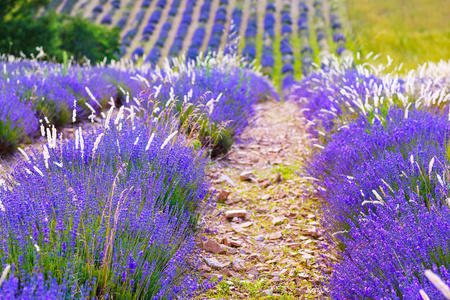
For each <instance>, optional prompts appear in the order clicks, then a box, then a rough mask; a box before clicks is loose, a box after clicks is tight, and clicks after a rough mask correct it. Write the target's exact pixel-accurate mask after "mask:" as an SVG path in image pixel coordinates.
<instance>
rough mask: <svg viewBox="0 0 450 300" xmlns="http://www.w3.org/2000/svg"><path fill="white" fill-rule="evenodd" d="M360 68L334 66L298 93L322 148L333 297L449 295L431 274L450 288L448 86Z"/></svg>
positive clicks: (318, 174) (318, 167)
mask: <svg viewBox="0 0 450 300" xmlns="http://www.w3.org/2000/svg"><path fill="white" fill-rule="evenodd" d="M352 65H353V64H352V63H350V64H348V65H347V66H344V67H337V66H336V65H327V66H326V65H325V66H324V69H323V70H320V71H317V72H316V73H314V74H312V75H311V76H310V77H309V78H306V79H305V80H304V81H302V82H300V85H299V86H298V87H297V88H296V91H295V92H294V93H293V95H292V98H293V99H295V100H297V101H299V102H300V103H303V107H304V114H305V117H306V118H307V119H308V122H309V125H310V128H311V132H312V133H314V134H315V135H316V137H317V142H316V144H315V146H316V147H317V148H320V149H322V151H320V152H319V153H317V154H316V155H315V156H314V158H313V160H312V161H311V162H310V164H309V165H308V167H307V168H306V173H307V174H308V176H312V177H314V178H316V179H318V181H317V182H318V184H317V188H318V189H317V192H318V195H319V196H320V198H321V199H323V200H324V206H323V217H322V224H323V226H324V228H325V229H326V230H327V232H328V233H329V234H330V236H331V235H332V236H333V240H334V241H336V248H337V250H338V253H339V257H340V260H339V261H338V262H337V263H335V262H331V261H328V264H330V266H331V267H332V268H333V271H332V273H331V274H330V275H329V276H327V282H326V285H327V289H328V291H329V293H330V296H331V297H332V298H333V299H422V296H421V294H420V293H419V291H420V290H422V294H423V293H424V292H425V293H426V294H428V295H429V296H430V297H431V298H432V299H444V298H443V296H442V295H441V294H440V292H439V291H438V290H437V289H435V288H434V287H433V285H432V284H431V282H430V281H429V280H428V279H427V278H426V277H425V276H424V272H425V270H428V269H430V270H433V271H434V272H435V273H436V274H438V275H439V276H440V277H441V278H442V279H443V281H444V282H446V283H447V284H448V283H449V282H450V276H449V275H450V274H449V272H448V268H449V263H448V262H449V254H448V253H449V252H448V249H449V244H448V238H447V237H446V232H447V231H448V224H449V218H448V210H449V208H448V207H449V203H448V201H447V199H448V198H449V197H448V195H449V187H448V180H449V174H450V173H449V168H448V166H449V156H448V150H447V149H448V148H447V147H448V146H447V145H448V144H447V139H448V136H449V133H450V127H449V124H448V108H446V104H447V101H448V97H446V95H447V93H448V92H447V91H448V90H447V87H446V86H445V85H442V84H437V81H436V80H435V79H430V78H426V77H423V76H413V75H412V74H410V75H409V76H408V78H406V79H405V80H401V79H396V78H393V77H391V76H380V75H378V74H376V73H374V72H373V71H371V70H373V69H368V68H364V67H362V66H356V68H353V67H351V66H352ZM441 80H442V79H441ZM313 82H314V84H312V83H313ZM439 82H445V81H439ZM415 84H416V85H421V87H420V88H416V87H415ZM425 90H426V91H425ZM307 99H308V100H309V101H306V100H307ZM362 99H364V100H362ZM418 108H420V109H418Z"/></svg>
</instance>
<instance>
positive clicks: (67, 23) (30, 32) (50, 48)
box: [0, 0, 120, 62]
mask: <svg viewBox="0 0 450 300" xmlns="http://www.w3.org/2000/svg"><path fill="white" fill-rule="evenodd" d="M47 2H48V1H47V0H5V1H3V0H2V1H0V28H2V30H0V53H8V54H13V55H15V56H19V55H20V54H21V53H23V54H25V55H27V56H29V55H30V54H32V53H35V52H36V47H41V46H42V47H43V49H44V52H45V53H46V54H47V59H50V60H55V61H58V62H62V61H64V60H65V59H66V61H67V56H69V57H74V58H75V60H76V61H77V62H83V61H84V60H85V58H87V59H88V60H90V61H92V62H99V61H101V60H103V59H104V58H105V57H106V58H107V59H108V60H111V59H114V58H115V55H114V53H115V52H116V51H117V50H118V47H119V40H120V35H119V32H118V31H117V30H114V29H109V28H106V27H104V26H102V25H97V24H94V23H92V22H90V21H88V20H85V19H83V18H81V17H72V16H68V15H60V14H56V13H55V12H47V13H45V14H44V15H42V16H40V17H36V16H37V15H38V14H37V11H38V9H39V8H40V7H41V6H43V5H46V4H47ZM65 52H66V54H64V53H65ZM65 55H66V56H65Z"/></svg>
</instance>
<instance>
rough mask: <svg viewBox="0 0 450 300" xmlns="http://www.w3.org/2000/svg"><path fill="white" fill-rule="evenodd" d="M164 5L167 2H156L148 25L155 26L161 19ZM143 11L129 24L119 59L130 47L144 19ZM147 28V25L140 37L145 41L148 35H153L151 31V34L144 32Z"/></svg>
mask: <svg viewBox="0 0 450 300" xmlns="http://www.w3.org/2000/svg"><path fill="white" fill-rule="evenodd" d="M166 5H167V0H158V2H157V3H156V9H155V11H154V12H153V13H152V15H151V16H150V20H149V24H152V25H153V26H156V24H157V23H158V22H159V20H160V18H161V14H162V10H163V9H164V7H166ZM145 11H146V9H145V7H141V9H140V10H139V11H138V12H137V14H136V16H135V19H134V21H133V23H132V24H131V25H132V26H133V27H132V28H131V29H130V30H128V31H127V33H126V34H125V35H124V37H123V38H122V46H121V51H120V57H122V56H123V55H124V54H125V52H126V49H127V48H128V47H130V45H131V42H132V41H133V39H134V38H135V36H136V34H137V33H138V31H139V28H140V26H141V23H142V21H143V20H144V17H145ZM148 27H149V25H147V26H146V27H145V28H144V34H143V36H142V40H145V39H146V38H147V39H148V37H149V36H150V34H151V33H153V31H152V32H151V33H149V32H148V31H146V30H148ZM153 30H154V27H153ZM133 54H136V53H133Z"/></svg>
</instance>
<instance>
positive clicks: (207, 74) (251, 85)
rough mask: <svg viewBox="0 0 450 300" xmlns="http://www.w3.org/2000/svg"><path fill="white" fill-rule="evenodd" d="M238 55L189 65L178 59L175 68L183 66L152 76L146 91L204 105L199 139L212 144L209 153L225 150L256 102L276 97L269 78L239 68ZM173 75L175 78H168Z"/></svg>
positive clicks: (219, 152) (165, 98)
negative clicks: (218, 133)
mask: <svg viewBox="0 0 450 300" xmlns="http://www.w3.org/2000/svg"><path fill="white" fill-rule="evenodd" d="M238 59H239V58H232V59H230V58H229V57H225V58H223V60H222V61H220V59H219V64H218V65H215V64H217V62H215V58H214V56H213V59H208V60H207V62H203V63H202V64H201V65H199V66H197V67H193V66H192V62H191V63H190V64H188V66H186V62H179V63H178V65H175V66H174V68H176V69H180V70H182V72H181V73H179V74H176V75H175V74H173V75H172V74H171V73H170V72H169V73H165V75H162V76H160V77H158V78H155V79H154V80H153V82H152V84H151V86H152V87H153V88H151V89H149V90H147V93H149V95H150V94H152V93H154V91H155V90H157V91H158V94H157V95H158V96H157V100H158V101H161V102H162V103H164V102H166V101H167V100H168V99H178V100H179V101H181V100H183V101H187V102H190V103H193V104H195V105H196V106H200V107H203V109H202V113H204V115H205V117H206V118H207V119H206V121H207V122H203V123H204V124H206V125H205V127H204V128H203V129H202V132H201V136H202V138H201V140H202V143H204V144H209V145H210V146H212V149H211V151H212V153H211V154H212V156H217V155H220V154H222V153H225V152H227V151H228V149H229V148H230V146H231V144H232V143H233V141H234V138H235V137H236V136H238V135H239V134H240V133H241V132H242V130H243V129H244V128H245V127H246V126H247V124H248V122H249V119H250V118H251V117H252V116H253V113H254V110H253V106H254V104H255V103H257V102H258V101H261V100H263V99H266V98H273V99H278V96H277V94H276V92H275V90H274V89H273V87H272V85H271V84H270V83H269V81H268V80H267V79H265V78H264V77H262V75H261V74H259V73H256V72H255V71H253V70H250V69H246V68H241V67H240V66H239V64H238V63H237V60H238ZM208 65H209V66H208ZM165 70H166V71H165V72H167V69H165ZM172 76H176V79H175V80H167V78H168V77H169V78H170V77H172ZM218 78H220V80H217V79H218ZM243 81H245V83H243ZM153 97H154V96H153ZM221 124H227V126H226V128H224V130H222V132H221V133H220V137H218V138H217V139H215V140H211V137H212V136H214V134H215V132H211V129H213V131H214V130H215V129H214V128H219V127H220V126H221Z"/></svg>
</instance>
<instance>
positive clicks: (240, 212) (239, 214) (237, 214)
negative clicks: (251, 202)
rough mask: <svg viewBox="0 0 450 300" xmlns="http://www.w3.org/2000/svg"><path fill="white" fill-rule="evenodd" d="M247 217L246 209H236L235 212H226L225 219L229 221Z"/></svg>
mask: <svg viewBox="0 0 450 300" xmlns="http://www.w3.org/2000/svg"><path fill="white" fill-rule="evenodd" d="M246 215H247V211H246V210H245V209H234V210H228V211H226V212H225V217H226V218H227V219H231V218H235V217H237V218H245V216H246Z"/></svg>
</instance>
